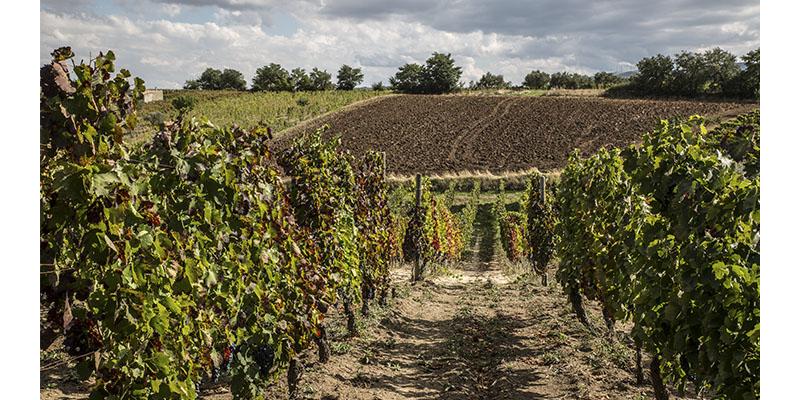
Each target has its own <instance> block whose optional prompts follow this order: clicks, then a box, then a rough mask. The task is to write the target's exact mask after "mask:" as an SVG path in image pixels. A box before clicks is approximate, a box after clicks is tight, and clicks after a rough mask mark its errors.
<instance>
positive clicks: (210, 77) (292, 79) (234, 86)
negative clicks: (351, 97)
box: [183, 63, 364, 92]
mask: <svg viewBox="0 0 800 400" xmlns="http://www.w3.org/2000/svg"><path fill="white" fill-rule="evenodd" d="M331 79H332V77H331V74H330V73H329V72H328V71H326V70H321V69H319V68H316V67H314V68H312V69H311V72H310V73H308V72H306V70H305V69H303V68H295V69H293V70H291V72H290V71H288V70H287V69H286V68H284V67H282V66H281V65H280V64H276V63H270V64H269V65H265V66H263V67H261V68H258V69H257V70H256V74H255V76H254V77H253V82H252V85H251V87H250V88H251V90H253V91H268V92H281V91H290V92H300V91H321V90H333V89H336V90H353V89H355V87H356V86H358V85H359V84H360V83H361V82H363V81H364V74H363V73H362V72H361V68H354V67H351V66H349V65H342V66H341V67H340V68H339V71H338V73H337V74H336V84H334V83H333V81H332V80H331ZM183 88H184V89H194V90H198V89H201V90H226V89H227V90H247V81H245V79H244V75H242V73H241V72H239V71H237V70H235V69H227V68H226V69H224V70H222V71H220V70H218V69H215V68H206V70H205V71H203V73H202V74H200V77H199V78H197V79H191V80H188V81H186V83H185V84H184V85H183Z"/></svg>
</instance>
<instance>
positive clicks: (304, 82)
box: [289, 68, 314, 92]
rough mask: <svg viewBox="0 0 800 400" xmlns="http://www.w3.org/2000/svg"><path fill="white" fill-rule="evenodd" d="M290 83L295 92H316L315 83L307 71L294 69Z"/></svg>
mask: <svg viewBox="0 0 800 400" xmlns="http://www.w3.org/2000/svg"><path fill="white" fill-rule="evenodd" d="M289 81H290V82H291V83H292V90H294V91H295V92H304V91H311V90H314V82H313V81H312V80H311V77H309V76H308V74H306V70H304V69H302V68H295V69H293V70H292V73H291V75H289Z"/></svg>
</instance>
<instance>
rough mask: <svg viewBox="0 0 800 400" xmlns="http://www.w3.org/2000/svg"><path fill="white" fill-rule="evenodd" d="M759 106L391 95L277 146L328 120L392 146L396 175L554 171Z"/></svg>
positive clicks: (359, 148)
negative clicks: (674, 124)
mask: <svg viewBox="0 0 800 400" xmlns="http://www.w3.org/2000/svg"><path fill="white" fill-rule="evenodd" d="M756 107H758V105H757V104H752V103H735V102H702V101H672V100H620V99H607V98H600V97H584V98H578V97H528V96H458V95H456V96H429V95H401V96H387V97H383V98H378V99H375V100H374V101H371V102H369V103H367V104H364V105H363V106H360V107H359V106H353V107H349V108H348V109H347V110H345V111H342V112H336V113H333V114H330V115H327V116H324V117H321V118H317V119H314V120H311V121H307V122H305V123H302V124H300V125H299V126H297V127H295V128H290V129H288V130H286V131H284V132H282V133H281V135H280V137H279V138H278V139H277V140H276V144H275V147H274V149H275V150H278V151H280V150H281V149H283V148H286V147H287V146H288V144H289V143H290V142H291V138H293V137H295V136H296V135H297V134H298V133H301V132H304V131H308V130H314V129H316V128H318V127H320V126H323V125H325V124H328V125H329V126H330V127H331V129H330V131H329V133H331V134H338V135H341V136H342V143H343V147H344V148H345V149H347V150H350V151H351V152H352V153H353V154H354V155H355V156H357V157H360V156H361V155H362V154H364V153H365V152H366V151H368V150H379V151H385V152H386V156H387V166H388V169H389V172H391V173H394V174H412V173H447V172H462V171H490V172H504V171H516V170H523V169H529V168H534V167H535V168H538V169H539V170H540V171H549V170H553V169H559V168H561V167H563V166H564V165H565V164H566V161H567V157H568V156H569V154H570V153H571V152H572V150H573V149H576V148H577V149H579V150H580V151H581V152H582V153H583V154H584V155H588V154H590V153H593V152H595V151H597V150H598V149H600V148H601V147H604V146H605V147H612V146H627V145H629V144H631V143H635V142H637V141H638V140H640V139H641V137H642V134H643V133H645V132H648V131H652V130H653V129H654V128H655V127H656V126H657V124H658V121H659V120H660V119H669V118H672V117H688V116H690V115H693V114H700V115H704V116H706V117H708V118H709V119H711V120H714V119H719V118H722V117H730V116H732V115H735V114H738V113H743V112H746V111H749V110H751V109H753V108H756Z"/></svg>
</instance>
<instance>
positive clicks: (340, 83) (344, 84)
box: [336, 64, 364, 90]
mask: <svg viewBox="0 0 800 400" xmlns="http://www.w3.org/2000/svg"><path fill="white" fill-rule="evenodd" d="M363 81H364V74H363V73H362V72H361V68H353V67H351V66H349V65H346V64H345V65H342V66H341V67H340V68H339V72H338V73H337V74H336V89H337V90H353V89H355V88H356V86H358V85H359V84H360V83H361V82H363Z"/></svg>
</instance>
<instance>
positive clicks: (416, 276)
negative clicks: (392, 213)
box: [411, 174, 422, 282]
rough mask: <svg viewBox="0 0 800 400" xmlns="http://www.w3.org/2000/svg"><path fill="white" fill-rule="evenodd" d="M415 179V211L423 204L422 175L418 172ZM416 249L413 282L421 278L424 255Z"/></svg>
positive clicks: (412, 274)
mask: <svg viewBox="0 0 800 400" xmlns="http://www.w3.org/2000/svg"><path fill="white" fill-rule="evenodd" d="M414 180H415V183H416V190H415V195H416V202H415V203H414V206H415V207H416V208H415V209H414V210H415V212H419V209H420V207H421V206H422V175H420V174H417V175H416V176H415V177H414ZM417 244H418V243H416V244H415V247H416V245H417ZM416 250H417V254H416V257H415V260H414V266H413V270H412V271H411V281H412V282H416V281H418V280H419V279H420V275H421V274H422V260H421V257H422V255H421V254H420V249H416Z"/></svg>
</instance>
